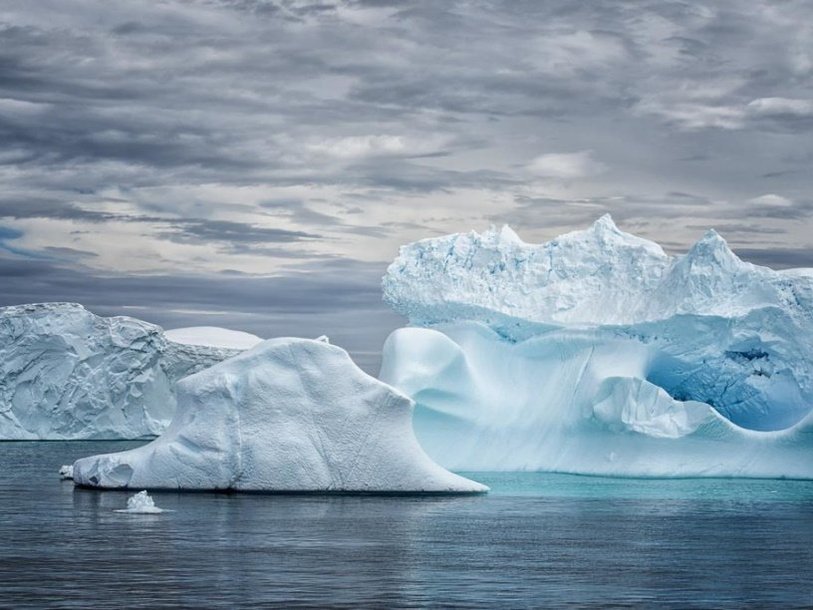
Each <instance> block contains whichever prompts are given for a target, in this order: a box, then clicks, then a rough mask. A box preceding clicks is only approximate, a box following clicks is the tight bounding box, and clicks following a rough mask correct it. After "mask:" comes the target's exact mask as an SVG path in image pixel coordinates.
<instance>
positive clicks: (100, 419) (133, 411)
mask: <svg viewBox="0 0 813 610" xmlns="http://www.w3.org/2000/svg"><path fill="white" fill-rule="evenodd" d="M236 353H238V352H237V351H235V350H230V349H219V348H212V347H201V346H191V345H181V344H179V343H174V342H172V341H168V340H167V339H166V337H165V336H164V334H163V332H162V330H161V328H160V327H158V326H155V325H153V324H148V323H146V322H142V321H141V320H136V319H134V318H128V317H115V318H102V317H99V316H96V315H94V314H92V313H91V312H89V311H87V310H86V309H85V308H84V307H82V306H81V305H77V304H75V303H43V304H36V305H19V306H14V307H4V308H0V440H10V439H15V440H38V439H70V440H73V439H116V438H141V437H145V436H154V435H156V434H160V433H161V432H162V431H163V430H164V429H165V428H166V426H167V425H168V424H169V420H170V419H171V417H172V414H173V412H174V411H175V396H174V386H175V382H176V381H177V380H179V379H181V378H182V377H185V376H187V375H189V374H191V373H194V372H196V371H199V370H201V369H203V368H206V367H208V366H211V365H213V364H215V363H217V362H220V361H221V360H223V359H224V358H227V357H229V356H231V355H233V354H236Z"/></svg>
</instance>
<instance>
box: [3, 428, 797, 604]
mask: <svg viewBox="0 0 813 610" xmlns="http://www.w3.org/2000/svg"><path fill="white" fill-rule="evenodd" d="M137 444H138V443H122V442H93V443H0V465H2V474H0V506H2V508H0V576H2V578H0V607H10V608H47V607H60V608H122V607H128V608H156V607H206V608H257V607H285V608H290V607H347V608H355V607H376V608H384V607H385V608H397V607H455V608H494V607H501V608H526V607H528V608H539V607H543V608H548V607H561V606H575V607H612V606H622V607H630V606H633V607H638V606H644V607H646V606H652V605H661V606H666V607H680V608H716V607H724V608H729V607H730V608H739V607H744V606H745V607H760V608H762V607H776V608H786V607H813V585H811V583H813V484H811V483H810V482H805V481H773V480H765V481H749V480H733V479H732V480H721V479H717V480H696V479H694V480H693V479H684V480H646V479H606V478H598V477H579V476H569V475H551V474H538V473H476V474H471V476H473V477H474V478H476V479H478V480H480V481H483V482H484V483H487V484H488V485H490V486H491V487H492V488H493V491H492V493H490V494H488V495H485V496H468V497H352V496H338V497H330V496H267V495H242V494H215V493H175V492H164V493H154V494H153V497H154V499H155V502H156V504H157V505H158V506H160V507H163V508H167V509H171V510H173V511H174V512H171V513H164V514H161V515H128V514H121V513H116V512H114V511H115V509H118V508H123V507H124V506H125V504H126V500H127V497H128V496H129V495H130V494H129V493H125V492H99V491H92V490H76V489H74V488H73V486H72V485H71V484H70V483H69V482H61V481H59V480H58V477H57V474H56V473H57V470H58V468H59V466H60V465H61V464H63V463H69V462H71V461H73V460H74V459H75V458H77V457H80V456H84V455H89V454H93V453H98V452H102V451H111V450H119V449H124V448H129V447H132V446H135V445H137Z"/></svg>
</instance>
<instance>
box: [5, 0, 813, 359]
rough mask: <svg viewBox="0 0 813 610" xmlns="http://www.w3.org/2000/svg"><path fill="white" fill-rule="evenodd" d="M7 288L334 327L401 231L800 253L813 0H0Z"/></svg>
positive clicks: (362, 351)
mask: <svg viewBox="0 0 813 610" xmlns="http://www.w3.org/2000/svg"><path fill="white" fill-rule="evenodd" d="M0 143H1V144H2V146H0V286H2V289H0V305H9V304H17V303H26V302H44V301H77V302H80V303H82V304H84V305H85V306H86V307H88V308H89V309H91V310H92V311H94V312H96V313H99V314H101V315H132V316H135V317H138V318H142V319H145V320H148V321H151V322H155V323H158V324H161V325H162V326H164V327H166V328H173V327H178V326H197V325H213V326H225V327H231V328H236V329H241V330H247V331H250V332H254V333H257V334H259V335H261V336H264V337H270V336H278V335H297V336H313V337H316V336H318V335H321V334H327V335H329V336H330V337H331V338H332V339H333V341H334V342H335V343H337V344H339V345H342V346H343V347H346V348H348V349H349V350H350V351H351V353H352V354H353V355H354V357H355V358H356V359H357V361H358V362H359V364H361V365H362V366H363V367H364V368H367V369H368V370H374V369H375V367H376V362H377V359H378V353H379V351H380V348H381V345H382V343H383V341H384V339H385V338H386V336H387V334H388V333H389V332H390V331H391V330H392V329H394V328H396V327H397V326H400V325H402V324H403V323H404V322H403V320H402V319H400V318H399V317H398V316H397V315H395V314H394V313H392V312H390V311H389V310H388V309H387V307H386V306H385V305H384V304H383V303H382V302H381V291H380V278H381V275H382V274H383V272H384V270H385V269H386V266H387V264H388V263H389V262H390V261H391V260H392V259H393V258H394V257H395V256H396V254H397V252H398V247H399V246H400V245H402V244H405V243H408V242H410V241H414V240H416V239H421V238H425V237H433V236H437V235H443V234H446V233H452V232H459V231H469V230H471V229H475V230H483V229H486V228H488V227H489V226H490V225H492V224H493V225H497V226H499V225H502V224H510V225H511V226H512V227H513V228H514V229H515V230H516V231H517V233H518V234H519V235H520V236H521V237H522V238H523V239H524V240H525V241H527V242H542V241H546V240H548V239H551V238H553V237H555V236H557V235H559V234H561V233H563V232H566V231H570V230H574V229H579V228H584V227H586V226H588V225H589V224H591V223H592V222H593V221H594V220H595V219H596V218H598V217H599V216H600V215H602V214H603V213H605V212H610V213H611V214H612V215H613V218H614V219H615V221H616V223H617V224H618V225H619V226H620V227H621V228H622V229H623V230H625V231H629V232H632V233H635V234H638V235H641V236H643V237H647V238H650V239H653V240H655V241H657V242H659V243H660V244H661V245H662V246H664V248H665V249H666V250H667V251H669V252H672V253H679V252H683V251H685V250H686V249H688V248H689V247H690V246H691V244H692V243H693V242H695V241H696V240H697V239H698V238H699V237H700V236H701V235H702V234H703V233H704V232H705V230H706V229H707V228H710V227H714V228H716V229H717V230H718V231H719V232H720V233H721V234H722V235H723V236H724V237H725V238H726V239H727V240H728V242H729V244H730V245H731V247H732V248H733V249H734V250H735V252H737V253H738V254H739V255H740V256H741V257H742V258H743V259H745V260H749V261H752V262H754V263H758V264H764V265H769V266H772V267H775V268H787V267H799V266H808V267H813V171H811V166H813V4H811V3H810V2H806V1H803V2H794V1H776V0H773V1H759V0H756V1H751V2H740V1H736V2H724V1H721V2H714V3H701V2H671V1H657V2H655V1H652V2H649V1H641V0H638V1H628V2H572V1H571V0H552V1H545V2H537V1H533V2H525V1H522V0H506V1H505V2H498V1H494V2H458V1H453V0H450V1H444V2H439V1H435V0H431V1H426V2H389V1H386V0H376V1H372V0H371V1H351V0H347V1H334V0H322V1H319V2H304V1H290V0H285V1H278V2H272V1H261V0H184V1H180V0H163V1H143V2H142V1H132V0H117V1H116V2H109V1H108V0H38V1H37V2H30V0H4V1H3V2H2V4H0Z"/></svg>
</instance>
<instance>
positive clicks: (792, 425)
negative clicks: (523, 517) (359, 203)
mask: <svg viewBox="0 0 813 610" xmlns="http://www.w3.org/2000/svg"><path fill="white" fill-rule="evenodd" d="M383 289H384V298H385V300H386V301H387V302H388V303H390V305H391V306H392V307H393V308H394V309H395V310H396V311H398V312H400V313H402V314H404V315H405V316H407V317H408V318H409V320H410V322H411V324H412V326H413V327H412V328H405V329H399V330H397V331H395V333H393V335H392V336H391V337H390V338H389V339H388V341H387V344H386V345H385V348H384V356H383V364H382V369H381V375H380V376H381V379H382V380H384V381H386V382H388V383H391V384H392V385H394V386H396V387H398V388H399V389H401V390H403V391H405V392H406V393H407V394H409V395H410V396H412V397H413V398H414V399H415V400H416V402H417V409H416V417H415V426H416V430H417V434H418V437H419V439H420V440H421V442H422V443H423V444H424V446H425V448H426V449H427V451H428V453H429V454H430V455H432V456H433V457H434V458H436V459H438V460H439V461H440V462H441V463H442V464H444V465H446V466H447V467H454V468H461V469H472V470H477V469H514V468H527V469H540V470H558V471H567V472H582V473H594V474H629V475H652V476H690V475H720V476H733V475H744V476H796V477H804V478H808V477H813V460H812V459H811V457H813V455H811V454H812V453H813V443H811V434H810V430H811V423H810V422H811V414H810V413H811V405H813V382H812V380H811V372H812V370H813V354H811V348H810V346H811V345H813V275H811V273H809V272H807V271H804V270H794V271H784V272H778V271H774V270H771V269H768V268H765V267H759V266H756V265H752V264H750V263H746V262H743V261H741V260H740V259H739V258H737V256H736V255H735V254H734V253H733V252H732V251H731V250H730V249H729V248H728V246H727V244H726V242H725V241H724V240H723V238H722V237H720V236H719V235H718V234H717V233H716V232H714V231H709V232H708V233H706V235H705V236H704V237H703V238H702V239H701V240H700V241H699V242H698V243H697V244H695V245H694V246H693V247H692V248H691V249H690V251H689V252H688V253H687V254H685V255H683V256H677V257H672V256H669V255H667V254H666V253H664V252H663V250H662V249H661V248H660V247H659V246H658V245H657V244H655V243H653V242H650V241H647V240H644V239H641V238H638V237H635V236H632V235H629V234H627V233H624V232H622V231H620V230H619V229H618V228H617V227H616V226H615V224H614V223H613V222H612V219H611V218H610V217H609V216H604V217H602V218H601V219H599V220H598V221H597V222H596V223H595V224H594V225H593V226H592V227H591V228H589V229H587V230H585V231H577V232H573V233H569V234H567V235H563V236H561V237H559V238H557V239H554V240H552V241H550V242H548V243H545V244H541V245H531V244H525V243H524V242H522V241H521V240H520V239H519V238H518V237H517V236H516V234H515V233H514V232H513V231H511V230H510V229H509V228H507V227H504V228H503V229H502V230H499V231H498V230H490V231H487V232H485V233H483V234H482V235H480V234H477V233H475V232H472V233H468V234H456V235H450V236H446V237H441V238H435V239H427V240H422V241H419V242H416V243H413V244H409V245H407V246H404V247H403V248H402V249H401V251H400V254H399V256H398V258H397V259H396V260H395V261H394V262H393V263H392V264H391V265H390V267H389V269H388V271H387V274H386V276H385V277H384V280H383ZM419 327H424V328H419Z"/></svg>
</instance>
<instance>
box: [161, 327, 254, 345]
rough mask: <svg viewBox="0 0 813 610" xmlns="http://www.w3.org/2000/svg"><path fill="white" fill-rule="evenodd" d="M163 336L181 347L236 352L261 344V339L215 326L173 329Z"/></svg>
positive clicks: (240, 331) (165, 332)
mask: <svg viewBox="0 0 813 610" xmlns="http://www.w3.org/2000/svg"><path fill="white" fill-rule="evenodd" d="M164 335H165V336H166V338H167V339H169V340H170V341H174V342H175V343H182V344H183V345H202V346H207V347H221V348H226V349H237V350H246V349H251V348H252V347H254V346H255V345H257V344H258V343H262V339H261V338H260V337H258V336H257V335H252V334H251V333H247V332H244V331H242V330H231V329H228V328H219V327H217V326H190V327H188V328H173V329H172V330H167V331H164Z"/></svg>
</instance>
